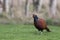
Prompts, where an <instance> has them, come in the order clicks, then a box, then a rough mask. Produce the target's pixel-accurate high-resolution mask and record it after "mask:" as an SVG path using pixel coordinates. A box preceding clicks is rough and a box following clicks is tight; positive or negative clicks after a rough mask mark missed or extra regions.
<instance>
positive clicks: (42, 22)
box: [33, 14, 50, 32]
mask: <svg viewBox="0 0 60 40" xmlns="http://www.w3.org/2000/svg"><path fill="white" fill-rule="evenodd" d="M33 18H34V26H35V27H36V28H37V29H38V31H41V32H42V31H43V30H44V29H45V30H47V31H48V32H50V30H49V28H48V27H47V24H46V22H45V20H44V19H39V18H38V17H37V15H35V14H33Z"/></svg>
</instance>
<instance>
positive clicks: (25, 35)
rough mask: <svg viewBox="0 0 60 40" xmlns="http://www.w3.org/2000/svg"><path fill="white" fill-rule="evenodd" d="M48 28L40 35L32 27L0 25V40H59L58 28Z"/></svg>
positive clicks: (59, 32) (59, 30) (59, 31)
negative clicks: (47, 30)
mask: <svg viewBox="0 0 60 40" xmlns="http://www.w3.org/2000/svg"><path fill="white" fill-rule="evenodd" d="M49 28H50V30H51V31H52V32H46V31H44V32H43V33H42V34H40V32H39V31H37V30H36V29H35V27H34V26H33V25H15V24H8V25H5V24H0V40H60V27H59V26H49Z"/></svg>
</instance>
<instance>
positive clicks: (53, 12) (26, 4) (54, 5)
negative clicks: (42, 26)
mask: <svg viewBox="0 0 60 40" xmlns="http://www.w3.org/2000/svg"><path fill="white" fill-rule="evenodd" d="M33 14H36V15H38V17H39V18H43V19H45V20H46V22H47V23H48V24H49V25H60V0H0V24H10V23H12V24H33V17H32V15H33Z"/></svg>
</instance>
